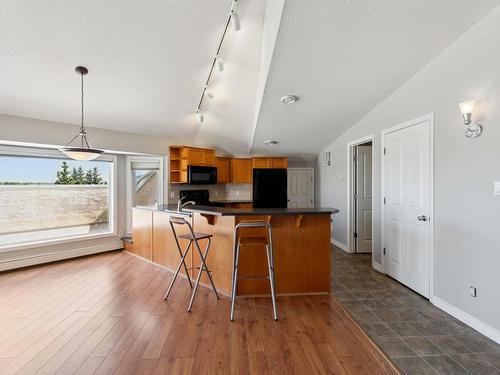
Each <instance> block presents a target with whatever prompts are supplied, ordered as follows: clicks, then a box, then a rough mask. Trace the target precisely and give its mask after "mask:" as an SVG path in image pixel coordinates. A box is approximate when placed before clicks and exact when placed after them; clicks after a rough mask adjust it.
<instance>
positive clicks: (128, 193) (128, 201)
mask: <svg viewBox="0 0 500 375" xmlns="http://www.w3.org/2000/svg"><path fill="white" fill-rule="evenodd" d="M164 159H165V158H164V157H163V156H160V155H127V160H126V183H125V185H126V197H127V198H126V212H127V215H126V220H127V222H126V231H127V235H131V234H132V209H133V208H134V206H132V196H133V194H132V187H133V186H134V184H133V183H132V163H133V162H135V161H154V162H159V163H160V181H161V188H160V196H159V197H158V202H159V204H164V203H165V177H164V176H165V169H164V166H165V163H164ZM143 209H145V210H147V209H148V208H146V207H144V208H143Z"/></svg>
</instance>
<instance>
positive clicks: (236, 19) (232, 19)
mask: <svg viewBox="0 0 500 375" xmlns="http://www.w3.org/2000/svg"><path fill="white" fill-rule="evenodd" d="M237 4H238V0H233V3H232V4H231V10H230V11H229V16H228V17H227V20H226V25H225V27H224V31H223V32H222V35H221V38H220V40H219V44H218V45H217V50H216V52H215V57H214V58H213V60H212V65H211V66H210V70H209V72H208V77H207V80H206V81H205V87H204V88H203V91H202V93H201V96H200V100H199V101H198V106H197V107H196V117H197V118H198V122H199V123H200V124H201V123H202V122H203V114H202V113H201V112H200V109H201V106H202V104H203V99H204V98H205V96H208V97H209V98H210V99H213V98H215V95H214V93H213V91H211V90H209V88H208V87H209V85H210V81H211V79H212V74H213V72H214V68H215V66H216V65H217V69H219V71H221V72H222V71H223V70H224V61H223V60H222V59H221V58H220V56H219V54H220V51H221V48H222V45H223V44H224V39H225V37H226V34H227V29H228V28H229V24H230V23H232V24H233V27H234V29H235V30H239V29H240V28H241V24H240V16H239V14H238V13H237V12H236V7H237Z"/></svg>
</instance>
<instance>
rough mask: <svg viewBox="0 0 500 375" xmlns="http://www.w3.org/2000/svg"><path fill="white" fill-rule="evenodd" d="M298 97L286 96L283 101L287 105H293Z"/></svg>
mask: <svg viewBox="0 0 500 375" xmlns="http://www.w3.org/2000/svg"><path fill="white" fill-rule="evenodd" d="M297 99H298V98H297V97H296V96H295V95H285V96H284V97H282V98H281V101H282V102H283V103H285V104H292V103H295V102H296V101H297Z"/></svg>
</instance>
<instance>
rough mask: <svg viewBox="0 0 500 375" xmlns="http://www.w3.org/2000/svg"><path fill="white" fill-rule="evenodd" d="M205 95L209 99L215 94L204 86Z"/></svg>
mask: <svg viewBox="0 0 500 375" xmlns="http://www.w3.org/2000/svg"><path fill="white" fill-rule="evenodd" d="M205 95H206V96H208V97H209V98H210V99H213V98H215V95H214V93H213V91H211V90H209V89H207V88H205Z"/></svg>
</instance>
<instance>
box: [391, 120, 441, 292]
mask: <svg viewBox="0 0 500 375" xmlns="http://www.w3.org/2000/svg"><path fill="white" fill-rule="evenodd" d="M433 128H434V116H433V115H428V116H424V117H421V118H418V119H415V120H412V121H409V122H406V123H404V124H401V125H398V126H396V127H394V128H390V129H387V130H384V131H383V132H382V146H383V150H382V151H383V155H382V157H383V160H382V200H383V204H382V246H383V252H382V259H383V263H384V268H385V272H386V273H387V274H388V275H389V276H391V277H393V278H395V279H396V280H398V281H400V282H401V283H403V284H404V285H406V286H408V287H409V288H411V289H413V290H415V291H416V292H417V293H419V294H421V295H423V296H424V297H426V298H429V296H430V290H432V289H431V288H432V273H431V269H432V268H431V267H432V264H431V263H432V255H431V252H432V225H431V220H432V219H433V212H432V207H433V188H432V187H433V152H432V150H433V144H432V142H433Z"/></svg>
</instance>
